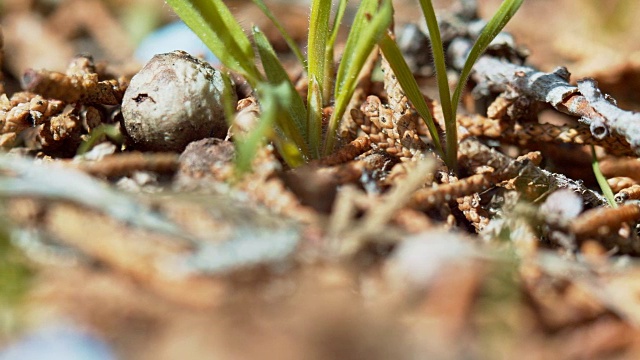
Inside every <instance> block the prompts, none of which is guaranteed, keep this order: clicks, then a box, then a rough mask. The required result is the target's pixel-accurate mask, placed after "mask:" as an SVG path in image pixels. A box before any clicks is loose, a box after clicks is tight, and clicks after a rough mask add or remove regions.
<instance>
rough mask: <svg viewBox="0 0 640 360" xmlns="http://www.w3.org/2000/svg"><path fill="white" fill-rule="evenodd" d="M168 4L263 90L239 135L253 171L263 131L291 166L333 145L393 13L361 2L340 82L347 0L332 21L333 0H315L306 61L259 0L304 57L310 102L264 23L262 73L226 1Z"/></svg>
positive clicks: (240, 161) (241, 161) (173, 0)
mask: <svg viewBox="0 0 640 360" xmlns="http://www.w3.org/2000/svg"><path fill="white" fill-rule="evenodd" d="M167 2H168V3H169V5H170V6H171V7H173V9H174V10H175V12H176V13H177V14H178V15H179V16H180V17H181V18H182V20H183V21H184V22H185V23H186V24H187V25H188V26H189V27H190V28H191V29H192V30H193V31H194V32H195V33H196V34H198V36H199V37H200V38H201V39H202V41H203V42H204V43H205V44H206V45H207V46H208V47H209V48H210V49H211V51H212V52H213V53H214V54H215V55H216V56H217V57H218V59H219V60H220V61H221V63H222V64H224V65H225V66H226V67H227V68H229V69H230V70H232V71H235V72H237V73H239V74H240V75H242V76H243V77H244V78H245V79H246V80H247V82H248V83H249V84H250V85H251V86H252V88H253V89H254V90H255V92H256V94H257V97H258V101H259V103H260V108H261V112H262V114H261V116H260V122H259V124H258V125H257V126H256V128H255V129H254V130H253V131H252V132H251V133H250V134H245V135H238V136H237V139H236V141H237V148H238V157H237V165H238V168H239V169H240V170H241V171H242V170H244V171H246V170H249V168H250V164H251V160H252V159H253V154H254V153H255V150H256V149H257V147H258V146H259V145H260V144H261V143H262V141H264V138H265V137H266V138H269V139H270V140H272V141H273V142H274V143H275V145H276V147H277V148H278V150H279V152H280V154H281V155H282V157H283V159H284V160H285V161H286V162H287V163H288V164H289V166H291V167H295V166H297V165H300V164H301V163H303V162H305V161H308V160H310V159H315V158H319V157H321V156H323V155H326V154H330V153H331V152H332V151H333V147H334V143H335V132H336V129H337V126H338V123H339V121H340V119H341V118H342V115H344V112H345V110H346V106H347V104H348V103H349V100H350V99H351V97H352V96H353V92H354V90H355V85H356V79H357V77H358V75H359V73H360V70H361V69H362V67H363V65H364V63H365V60H366V59H367V57H368V56H369V54H370V53H371V51H372V50H373V47H374V46H375V44H376V42H377V40H378V39H379V38H380V37H381V36H382V34H383V33H384V31H385V29H387V28H388V27H389V25H390V24H391V19H392V8H391V0H383V1H382V3H381V4H379V1H378V0H363V1H362V2H361V4H360V8H359V10H358V12H357V14H356V16H355V20H354V23H353V25H352V27H351V32H350V34H349V38H348V40H347V44H346V46H345V50H344V53H345V56H344V57H343V61H342V62H341V63H340V66H339V68H338V71H337V73H338V74H337V77H336V79H335V81H334V44H335V41H336V37H337V32H338V28H339V25H340V22H341V20H342V18H343V15H344V12H345V9H346V4H347V0H341V1H340V2H339V4H338V9H337V11H336V13H335V16H334V19H333V23H331V21H330V20H331V2H329V1H326V0H313V1H312V4H311V11H310V23H309V38H308V49H307V57H306V59H305V58H303V56H302V52H301V51H300V50H299V49H298V47H297V45H296V44H295V42H294V41H293V40H292V38H291V37H290V36H289V35H288V34H287V33H286V31H284V28H283V27H282V25H281V24H280V23H279V22H278V21H277V19H276V18H275V17H274V16H273V14H272V13H271V12H270V11H269V9H268V8H267V6H266V5H265V4H264V2H263V1H262V0H253V2H254V3H255V4H256V5H257V6H258V7H259V8H260V9H261V10H262V11H263V12H264V13H265V14H266V16H267V17H269V18H270V19H271V20H272V21H273V22H274V24H275V26H276V27H277V28H278V29H279V30H280V32H281V34H282V36H283V37H284V38H285V41H286V42H287V44H288V45H289V47H290V48H291V50H292V51H293V52H294V54H296V56H297V57H298V59H299V60H300V61H301V62H302V64H303V66H304V69H305V71H306V73H307V78H308V81H309V86H308V88H309V91H308V95H307V101H306V104H305V102H304V101H303V99H302V98H301V97H300V95H299V94H298V93H297V92H296V91H295V88H294V86H293V84H292V83H291V80H290V79H289V77H288V76H287V73H286V71H285V69H284V68H283V67H282V64H281V63H280V61H279V60H278V58H277V56H276V54H275V52H274V51H273V48H272V47H271V44H270V43H269V41H268V40H267V39H266V37H265V36H264V34H262V32H260V29H258V28H256V27H254V28H253V34H252V35H253V43H254V44H255V46H256V49H257V52H258V55H259V59H260V62H261V65H262V68H263V69H264V74H263V73H261V72H260V71H259V70H258V67H257V66H256V60H257V58H256V54H255V53H254V51H253V48H252V42H251V40H250V39H249V38H248V37H247V36H246V35H245V34H244V32H243V31H242V27H241V26H240V25H239V23H238V22H237V20H235V19H234V18H233V16H232V14H231V12H230V11H229V9H228V8H227V7H226V5H225V4H224V3H223V1H222V0H168V1H167ZM331 103H335V110H334V112H333V115H332V118H331V119H330V121H329V125H328V129H324V128H323V119H322V111H323V107H325V106H327V105H329V104H331ZM323 130H327V131H323ZM325 134H326V135H325Z"/></svg>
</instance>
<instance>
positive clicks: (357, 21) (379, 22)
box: [323, 0, 393, 155]
mask: <svg viewBox="0 0 640 360" xmlns="http://www.w3.org/2000/svg"><path fill="white" fill-rule="evenodd" d="M392 18H393V7H392V5H391V0H382V1H381V4H380V6H379V7H378V1H377V0H363V1H362V2H361V3H360V7H359V8H358V11H357V12H356V16H355V18H354V21H353V24H352V25H351V30H350V32H349V35H348V37H347V42H346V44H345V48H344V52H343V55H342V60H341V61H340V65H339V66H338V72H337V76H336V82H335V91H334V102H335V103H334V108H333V113H332V114H331V118H330V119H329V125H328V128H327V136H326V138H325V141H324V150H323V155H329V154H331V153H332V152H333V148H334V146H335V140H336V139H335V138H336V131H337V129H338V125H339V123H340V120H341V119H342V116H343V115H344V113H345V111H346V109H347V105H348V104H349V101H350V100H351V97H352V96H353V92H354V91H355V88H356V84H357V81H358V75H359V74H360V71H361V70H362V67H363V66H364V64H365V62H366V61H367V58H368V57H369V54H371V52H372V51H373V48H374V46H375V44H376V43H377V42H378V40H379V39H380V38H381V37H382V36H383V34H384V32H385V31H386V30H387V29H388V28H389V26H390V25H391V21H392Z"/></svg>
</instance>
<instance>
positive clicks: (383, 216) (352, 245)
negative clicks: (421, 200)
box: [329, 160, 434, 256]
mask: <svg viewBox="0 0 640 360" xmlns="http://www.w3.org/2000/svg"><path fill="white" fill-rule="evenodd" d="M433 169H434V162H433V161H432V160H420V161H418V162H417V164H416V168H415V169H413V171H411V172H410V173H409V174H408V176H407V177H406V178H404V179H402V181H399V182H398V184H396V186H394V187H393V188H392V189H391V190H389V192H387V193H386V194H385V195H383V196H382V197H381V198H379V199H376V200H373V204H372V205H371V206H370V207H369V210H368V211H367V212H366V214H365V215H364V216H363V218H362V219H361V220H358V221H354V220H352V222H351V224H350V225H349V226H345V222H344V221H343V220H340V219H336V218H334V217H333V218H332V220H330V224H333V226H334V227H333V228H330V229H331V230H330V233H331V235H332V238H331V240H330V242H329V246H330V249H331V251H335V252H337V253H338V254H340V255H342V256H350V255H353V254H355V253H356V252H357V251H358V250H359V249H360V248H361V247H362V245H363V244H364V242H365V241H367V240H369V239H371V238H375V237H376V236H380V235H381V234H382V233H385V232H388V230H385V229H386V228H387V224H388V223H389V222H390V221H391V220H392V219H393V218H394V217H395V215H396V213H397V212H398V211H399V210H400V209H402V208H403V207H404V206H406V204H407V202H409V201H410V198H411V194H412V193H413V192H414V191H415V189H417V188H419V187H421V186H423V185H424V183H425V179H427V178H428V176H429V174H430V173H432V172H433ZM346 196H347V197H346V199H341V200H338V201H337V203H336V204H337V205H336V206H337V207H338V209H340V213H341V215H345V214H354V210H353V207H352V205H350V204H349V203H353V200H351V199H353V198H354V194H353V192H351V193H347V195H346ZM388 240H390V239H388Z"/></svg>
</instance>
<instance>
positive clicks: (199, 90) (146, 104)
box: [122, 51, 235, 152]
mask: <svg viewBox="0 0 640 360" xmlns="http://www.w3.org/2000/svg"><path fill="white" fill-rule="evenodd" d="M224 86H225V82H224V81H223V79H222V74H221V73H220V72H219V71H218V70H216V69H214V68H213V67H211V65H209V64H208V63H206V62H204V61H201V60H198V59H196V58H194V57H193V56H191V55H189V54H188V53H186V52H184V51H174V52H170V53H166V54H158V55H155V56H154V57H153V58H152V59H151V60H150V61H149V62H148V63H147V64H146V65H145V66H144V67H143V68H142V70H140V72H139V73H137V74H136V75H135V76H134V77H133V78H132V79H131V82H130V83H129V87H128V88H127V91H126V92H125V94H124V98H123V101H122V117H123V119H124V121H123V122H124V127H125V129H126V132H127V134H128V136H129V137H130V138H131V140H132V142H133V145H134V147H135V148H137V149H141V150H153V151H178V152H180V151H182V150H184V148H185V147H186V146H187V144H189V143H190V142H191V141H194V140H199V139H203V138H206V137H217V138H224V137H225V135H226V133H227V128H228V126H227V122H226V121H225V118H224V107H223V104H222V101H223V96H222V92H223V89H224ZM231 90H232V91H233V89H231ZM234 94H235V92H234Z"/></svg>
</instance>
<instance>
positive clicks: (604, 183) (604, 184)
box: [591, 145, 618, 208]
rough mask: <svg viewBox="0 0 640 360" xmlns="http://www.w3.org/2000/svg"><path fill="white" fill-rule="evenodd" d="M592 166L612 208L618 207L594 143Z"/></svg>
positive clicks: (592, 147)
mask: <svg viewBox="0 0 640 360" xmlns="http://www.w3.org/2000/svg"><path fill="white" fill-rule="evenodd" d="M591 168H593V174H594V175H595V176H596V181H597V182H598V185H599V186H600V190H602V194H603V195H604V197H605V198H606V199H607V202H608V203H609V206H611V207H612V208H616V207H618V203H616V200H615V198H614V195H613V190H611V186H609V183H608V182H607V178H605V177H604V175H603V174H602V171H601V170H600V164H599V163H598V157H597V156H596V148H595V147H594V146H593V145H591Z"/></svg>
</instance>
